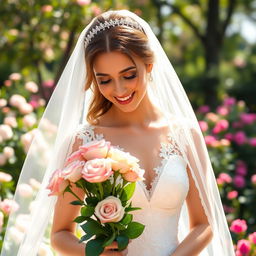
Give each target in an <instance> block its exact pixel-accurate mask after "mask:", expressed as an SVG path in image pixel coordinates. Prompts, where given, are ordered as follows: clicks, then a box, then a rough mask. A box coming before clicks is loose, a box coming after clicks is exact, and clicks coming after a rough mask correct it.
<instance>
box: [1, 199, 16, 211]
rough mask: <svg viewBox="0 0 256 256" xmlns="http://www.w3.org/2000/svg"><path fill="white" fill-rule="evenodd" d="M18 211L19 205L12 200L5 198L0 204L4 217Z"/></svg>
mask: <svg viewBox="0 0 256 256" xmlns="http://www.w3.org/2000/svg"><path fill="white" fill-rule="evenodd" d="M18 209H19V205H18V204H17V203H16V202H15V201H14V200H11V199H7V198H5V199H4V200H3V201H2V202H0V210H2V211H3V213H5V214H6V215H9V214H10V213H11V212H16V211H17V210H18Z"/></svg>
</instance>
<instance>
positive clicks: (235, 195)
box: [227, 190, 238, 199]
mask: <svg viewBox="0 0 256 256" xmlns="http://www.w3.org/2000/svg"><path fill="white" fill-rule="evenodd" d="M237 195H238V192H237V191H236V190H232V191H230V192H228V195H227V197H228V199H234V198H236V197H237Z"/></svg>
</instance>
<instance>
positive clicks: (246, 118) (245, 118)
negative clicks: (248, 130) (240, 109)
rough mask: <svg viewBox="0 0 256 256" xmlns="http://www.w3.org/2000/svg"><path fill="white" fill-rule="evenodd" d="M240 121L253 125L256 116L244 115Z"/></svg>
mask: <svg viewBox="0 0 256 256" xmlns="http://www.w3.org/2000/svg"><path fill="white" fill-rule="evenodd" d="M240 119H241V121H242V122H243V123H244V124H252V123H253V122H254V121H255V120H256V118H255V114H251V113H242V114H241V115H240Z"/></svg>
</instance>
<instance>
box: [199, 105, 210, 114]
mask: <svg viewBox="0 0 256 256" xmlns="http://www.w3.org/2000/svg"><path fill="white" fill-rule="evenodd" d="M197 111H198V112H199V113H202V114H204V113H207V112H209V111H210V107H209V106H207V105H203V106H200V107H199V108H198V110H197Z"/></svg>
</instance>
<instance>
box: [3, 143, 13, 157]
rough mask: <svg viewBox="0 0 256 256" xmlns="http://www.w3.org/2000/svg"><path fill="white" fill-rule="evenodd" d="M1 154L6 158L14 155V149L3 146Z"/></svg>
mask: <svg viewBox="0 0 256 256" xmlns="http://www.w3.org/2000/svg"><path fill="white" fill-rule="evenodd" d="M3 154H4V155H5V156H6V158H8V159H9V158H11V157H13V156H14V149H13V148H12V147H9V146H6V147H4V148H3Z"/></svg>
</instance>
